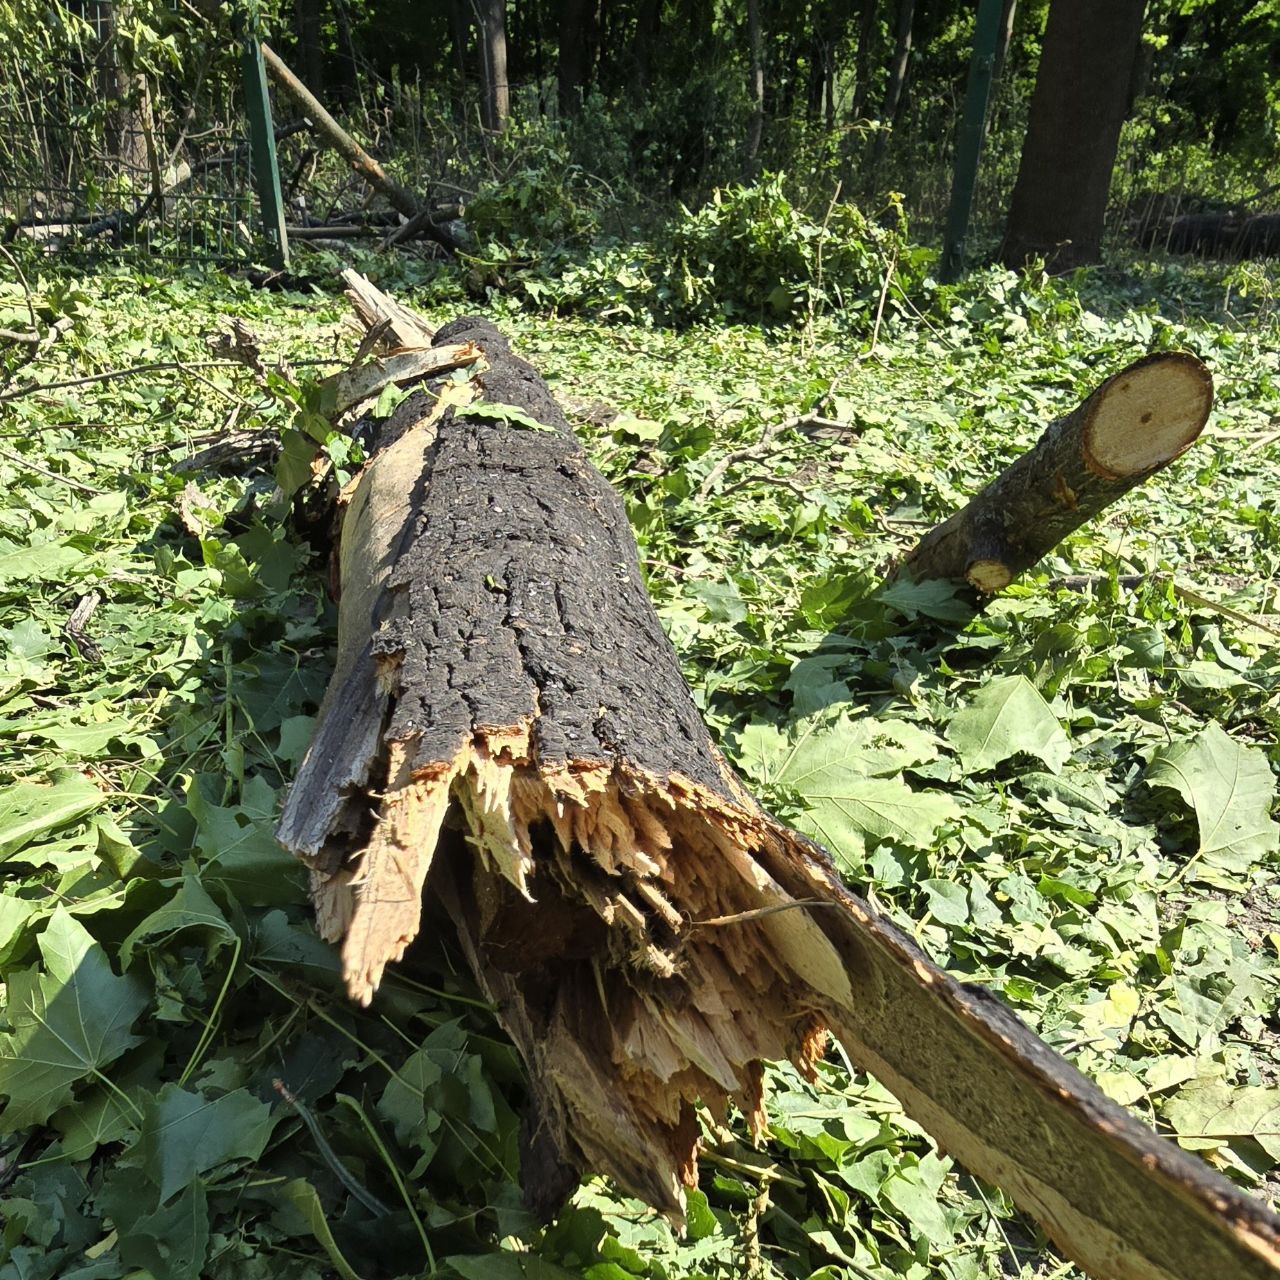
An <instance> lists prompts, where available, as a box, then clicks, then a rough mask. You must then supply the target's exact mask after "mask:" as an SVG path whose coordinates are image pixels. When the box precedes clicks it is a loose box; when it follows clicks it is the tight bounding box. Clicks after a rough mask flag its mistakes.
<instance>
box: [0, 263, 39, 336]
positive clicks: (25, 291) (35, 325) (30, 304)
mask: <svg viewBox="0 0 1280 1280" xmlns="http://www.w3.org/2000/svg"><path fill="white" fill-rule="evenodd" d="M0 254H3V255H4V256H5V258H6V259H7V260H8V263H9V265H10V266H11V267H12V268H13V270H14V274H15V275H17V277H18V283H19V284H20V285H21V286H22V296H23V297H24V298H25V299H26V303H27V315H29V316H30V317H31V332H32V333H35V334H39V332H40V321H39V320H38V319H37V318H36V305H35V300H34V298H33V297H32V295H31V286H30V284H28V283H27V277H26V274H25V273H24V272H23V270H22V267H21V265H20V264H19V262H18V260H17V258H15V257H14V256H13V254H11V253H10V252H9V250H8V249H6V248H4V246H3V245H0ZM21 341H24V342H25V341H26V339H25V338H23V339H21Z"/></svg>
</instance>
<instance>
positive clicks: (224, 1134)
mask: <svg viewBox="0 0 1280 1280" xmlns="http://www.w3.org/2000/svg"><path fill="white" fill-rule="evenodd" d="M273 1128H275V1120H274V1118H273V1117H272V1115H271V1108H270V1107H269V1106H267V1104H266V1103H265V1102H259V1101H258V1099H257V1098H255V1097H254V1096H253V1095H252V1094H251V1093H249V1092H248V1090H246V1089H237V1090H236V1091H235V1092H234V1093H228V1094H224V1095H223V1096H222V1097H221V1098H216V1099H214V1100H213V1101H210V1100H209V1099H208V1098H205V1097H203V1096H202V1095H201V1094H198V1093H188V1092H187V1090H185V1089H183V1088H180V1087H179V1086H178V1085H176V1084H168V1085H165V1087H164V1088H163V1089H162V1090H161V1091H160V1094H159V1096H158V1097H156V1098H154V1099H152V1101H151V1102H150V1103H149V1105H148V1106H147V1108H146V1111H145V1113H144V1115H143V1120H142V1134H141V1137H140V1138H139V1140H138V1150H139V1153H140V1155H141V1158H142V1169H143V1171H144V1172H145V1173H146V1175H147V1177H148V1178H150V1179H151V1181H152V1182H154V1183H155V1184H156V1185H157V1186H158V1187H159V1188H160V1203H161V1204H163V1203H165V1201H167V1200H168V1199H169V1197H170V1196H172V1195H173V1194H174V1192H176V1191H179V1190H181V1189H182V1188H183V1187H185V1186H188V1185H190V1184H191V1183H192V1182H194V1180H195V1179H196V1178H197V1177H198V1176H199V1175H200V1174H203V1173H207V1172H208V1171H209V1170H210V1169H214V1168H216V1167H217V1166H218V1165H220V1164H226V1163H227V1162H228V1161H231V1160H238V1161H248V1162H252V1161H254V1160H257V1159H258V1157H259V1156H261V1155H262V1152H263V1150H264V1149H265V1148H266V1145H267V1139H268V1138H270V1137H271V1130H272V1129H273Z"/></svg>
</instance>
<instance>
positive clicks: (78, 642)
mask: <svg viewBox="0 0 1280 1280" xmlns="http://www.w3.org/2000/svg"><path fill="white" fill-rule="evenodd" d="M101 603H102V595H101V593H100V592H97V591H90V592H89V594H88V595H86V596H81V597H80V599H79V600H77V601H76V607H75V608H74V609H72V610H71V616H70V617H68V618H67V620H66V622H64V623H63V624H62V634H63V635H64V636H66V638H67V639H68V640H70V641H71V643H72V644H73V645H74V646H75V649H76V652H77V653H79V655H80V656H81V657H82V658H83V659H84V660H85V661H86V662H94V663H100V662H101V661H102V650H101V649H99V648H98V646H97V644H96V643H95V642H94V641H93V640H91V639H90V638H89V637H88V636H87V635H86V634H85V628H86V627H87V626H88V625H89V619H90V618H92V617H93V614H94V610H95V609H97V607H98V606H99V605H100V604H101Z"/></svg>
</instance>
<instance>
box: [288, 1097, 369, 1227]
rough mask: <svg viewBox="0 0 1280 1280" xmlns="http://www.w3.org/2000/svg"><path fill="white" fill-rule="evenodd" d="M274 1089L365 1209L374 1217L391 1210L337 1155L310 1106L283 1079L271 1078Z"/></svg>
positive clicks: (325, 1159)
mask: <svg viewBox="0 0 1280 1280" xmlns="http://www.w3.org/2000/svg"><path fill="white" fill-rule="evenodd" d="M271 1084H272V1086H273V1087H274V1088H275V1091H276V1092H277V1093H278V1094H279V1095H280V1096H281V1097H282V1098H283V1099H284V1100H285V1101H286V1102H287V1103H288V1104H289V1105H290V1106H291V1107H292V1108H293V1109H294V1110H295V1111H296V1112H297V1113H298V1114H299V1115H300V1116H301V1117H302V1123H303V1124H305V1125H306V1126H307V1129H308V1131H309V1132H310V1134H311V1138H312V1140H313V1141H314V1142H315V1144H316V1146H317V1147H318V1148H319V1151H320V1155H321V1156H322V1157H323V1159H324V1162H325V1164H327V1165H328V1166H329V1168H330V1169H332V1170H333V1172H334V1173H335V1174H336V1175H337V1177H338V1181H339V1182H341V1183H342V1185H343V1186H344V1187H346V1189H347V1190H348V1191H350V1192H351V1194H352V1195H353V1196H355V1198H356V1199H357V1200H359V1201H360V1203H361V1204H362V1205H364V1207H365V1208H366V1209H368V1210H369V1212H370V1213H371V1214H373V1216H374V1217H375V1218H385V1217H386V1216H387V1214H389V1213H390V1212H391V1210H390V1209H388V1208H387V1206H386V1205H385V1204H383V1203H382V1201H381V1200H379V1199H378V1197H377V1196H375V1195H374V1194H373V1192H372V1191H370V1190H369V1189H368V1188H367V1187H365V1186H364V1185H363V1183H361V1182H360V1180H359V1179H358V1178H357V1177H356V1176H355V1174H354V1173H352V1172H351V1170H350V1169H348V1168H347V1166H346V1165H345V1164H343V1163H342V1161H341V1159H339V1157H338V1153H337V1152H336V1151H334V1149H333V1148H332V1147H331V1146H330V1145H329V1140H328V1139H327V1138H326V1137H325V1136H324V1131H323V1130H322V1129H321V1128H320V1122H319V1121H318V1120H317V1119H316V1118H315V1116H313V1115H312V1114H311V1108H310V1107H308V1106H307V1104H306V1103H305V1102H303V1101H302V1099H301V1098H298V1097H295V1096H294V1095H293V1094H292V1093H290V1092H289V1089H288V1086H287V1085H286V1084H285V1082H284V1081H283V1080H279V1079H277V1080H273V1081H272V1082H271Z"/></svg>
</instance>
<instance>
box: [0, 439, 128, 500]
mask: <svg viewBox="0 0 1280 1280" xmlns="http://www.w3.org/2000/svg"><path fill="white" fill-rule="evenodd" d="M0 458H5V459H7V460H8V461H9V462H12V463H14V464H15V465H16V466H19V467H23V468H25V469H26V470H27V471H34V472H35V473H36V474H37V475H41V476H44V477H46V479H49V480H56V481H57V482H58V483H59V484H65V485H66V486H67V488H68V489H77V490H79V492H81V493H88V494H91V495H92V496H93V497H95V498H100V497H102V495H103V494H104V493H105V492H106V490H105V489H95V488H94V487H93V486H92V485H87V484H82V483H81V482H80V481H79V480H73V479H72V478H71V477H70V476H62V475H59V474H58V473H57V472H56V471H50V470H49V469H48V467H42V466H41V465H40V464H39V463H38V462H32V461H31V459H30V458H24V457H23V456H22V454H20V453H10V452H9V450H8V449H0Z"/></svg>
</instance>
